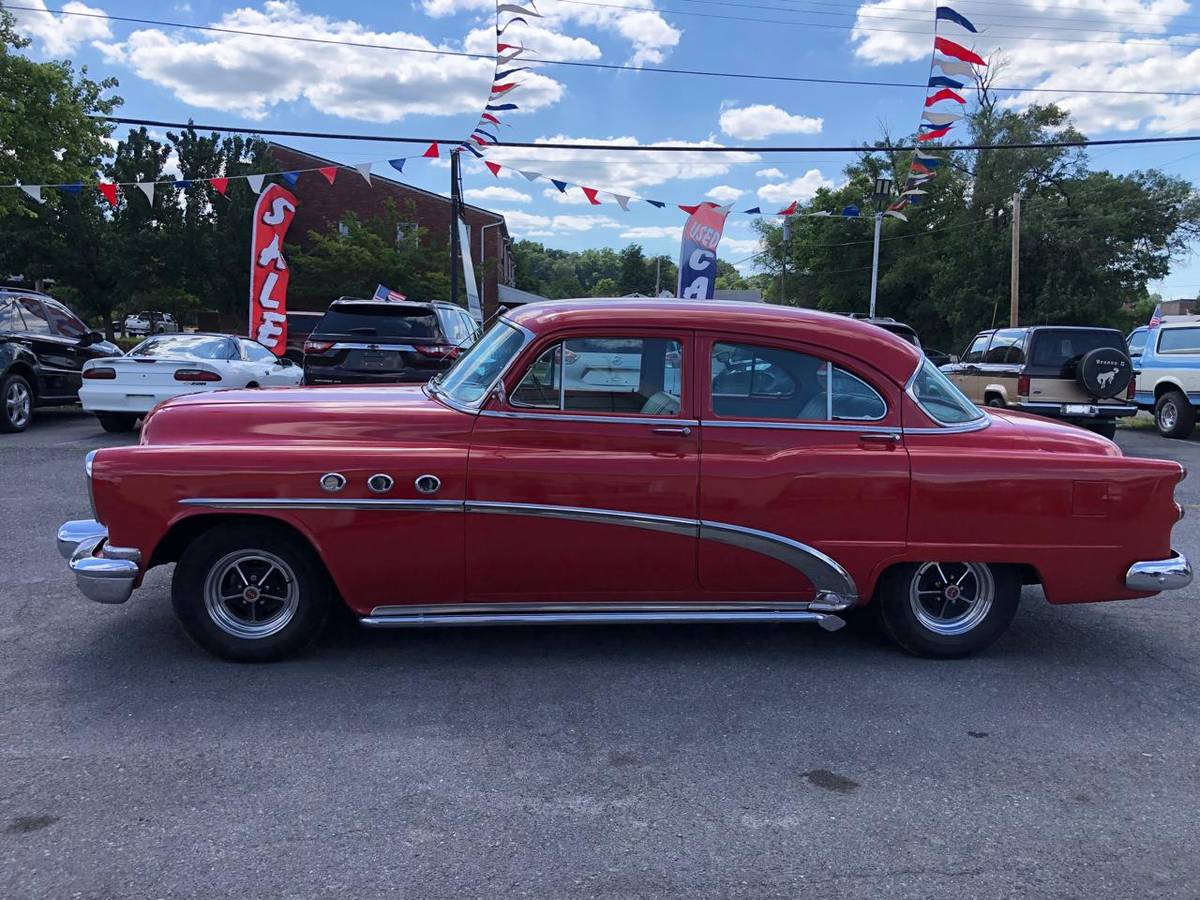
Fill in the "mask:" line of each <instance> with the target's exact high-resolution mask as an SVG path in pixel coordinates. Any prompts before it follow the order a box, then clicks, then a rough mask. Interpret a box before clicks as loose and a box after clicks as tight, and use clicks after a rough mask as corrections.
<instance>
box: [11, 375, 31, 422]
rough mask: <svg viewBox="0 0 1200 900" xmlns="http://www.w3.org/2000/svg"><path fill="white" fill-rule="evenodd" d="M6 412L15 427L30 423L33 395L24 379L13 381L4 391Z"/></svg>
mask: <svg viewBox="0 0 1200 900" xmlns="http://www.w3.org/2000/svg"><path fill="white" fill-rule="evenodd" d="M4 413H5V415H7V416H8V421H9V424H10V425H12V427H13V428H16V429H18V430H19V429H22V428H24V427H25V426H26V425H28V424H29V417H30V415H31V414H32V413H33V396H32V395H31V394H30V393H29V386H28V385H26V384H25V382H23V381H13V382H12V383H11V384H9V386H8V390H7V391H5V392H4Z"/></svg>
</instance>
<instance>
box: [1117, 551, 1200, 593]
mask: <svg viewBox="0 0 1200 900" xmlns="http://www.w3.org/2000/svg"><path fill="white" fill-rule="evenodd" d="M1191 583H1192V564H1191V563H1189V562H1188V560H1187V557H1186V556H1184V555H1183V554H1182V553H1179V552H1178V551H1175V550H1172V551H1171V558H1170V559H1156V560H1147V561H1145V562H1136V563H1134V564H1133V565H1132V566H1130V567H1129V571H1128V572H1126V573H1125V586H1126V587H1127V588H1129V589H1130V590H1131V591H1177V590H1179V589H1180V588H1185V587H1187V586H1188V585H1189V584H1191Z"/></svg>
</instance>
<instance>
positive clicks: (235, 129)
mask: <svg viewBox="0 0 1200 900" xmlns="http://www.w3.org/2000/svg"><path fill="white" fill-rule="evenodd" d="M92 118H94V119H98V120H99V121H102V122H112V123H114V124H117V125H144V126H147V127H149V128H194V129H196V130H198V131H223V132H227V133H229V134H263V135H272V136H275V137H302V138H315V139H323V140H345V141H375V142H381V143H390V144H425V145H429V144H446V145H449V146H457V145H458V144H460V143H462V141H461V139H460V138H427V137H424V138H418V137H399V136H395V135H382V134H344V133H338V132H329V131H285V130H280V129H273V128H245V127H242V126H238V125H197V124H195V123H193V122H163V121H160V120H158V119H131V118H128V117H126V116H93V117H92ZM1197 141H1200V134H1187V135H1174V136H1170V137H1155V138H1108V139H1103V140H1089V139H1086V138H1084V139H1081V140H1076V141H1044V142H1032V143H1024V144H953V145H945V146H944V147H943V148H942V149H946V150H951V151H966V150H972V151H974V150H1040V149H1046V148H1051V147H1112V146H1118V145H1122V146H1123V145H1144V144H1179V143H1194V142H1197ZM489 146H492V147H496V148H504V147H521V148H524V149H529V150H608V151H614V152H621V153H864V152H870V153H889V152H896V153H903V152H907V151H911V150H921V149H930V147H929V145H913V144H893V145H888V146H885V147H868V146H864V145H862V144H858V145H851V146H840V147H803V146H801V147H688V146H686V145H679V144H662V145H651V144H632V145H628V144H569V143H561V142H555V141H546V142H544V143H537V142H533V141H501V142H499V143H495V144H491V145H489Z"/></svg>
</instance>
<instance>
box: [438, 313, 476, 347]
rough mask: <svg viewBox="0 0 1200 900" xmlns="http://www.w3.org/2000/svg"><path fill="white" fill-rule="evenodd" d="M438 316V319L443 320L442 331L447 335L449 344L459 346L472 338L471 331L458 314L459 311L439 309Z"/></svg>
mask: <svg viewBox="0 0 1200 900" xmlns="http://www.w3.org/2000/svg"><path fill="white" fill-rule="evenodd" d="M437 314H438V318H439V319H441V320H442V331H444V332H445V334H446V340H447V342H449V343H451V344H454V345H455V346H458V345H460V344H463V343H464V342H466V340H467V339H468V338H469V337H470V336H471V331H470V330H469V329H468V328H467V326H466V323H465V322H464V321H463V317H462V316H460V315H459V314H458V310H456V309H439V310H438V311H437Z"/></svg>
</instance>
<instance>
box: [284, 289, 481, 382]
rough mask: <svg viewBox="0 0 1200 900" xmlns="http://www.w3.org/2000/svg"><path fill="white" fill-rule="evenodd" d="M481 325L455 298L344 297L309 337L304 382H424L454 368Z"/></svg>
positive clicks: (336, 301) (306, 346)
mask: <svg viewBox="0 0 1200 900" xmlns="http://www.w3.org/2000/svg"><path fill="white" fill-rule="evenodd" d="M477 327H478V326H477V323H476V322H475V320H474V319H473V318H471V316H470V314H469V313H468V312H467V311H466V310H465V309H463V308H462V307H461V306H455V305H454V304H453V303H445V302H442V301H435V302H433V303H416V302H413V301H409V300H360V299H357V298H355V297H341V298H339V299H337V300H334V301H333V303H331V304H330V305H329V309H328V310H326V312H325V315H324V316H323V317H322V318H321V321H320V322H318V323H317V325H316V327H315V328H313V330H312V333H311V334H309V336H308V339H307V340H306V341H305V342H304V383H305V384H363V383H367V384H387V383H397V382H410V383H411V382H421V383H423V382H426V381H428V380H429V379H430V378H432V377H433V376H434V375H436V374H438V373H439V372H441V371H443V370H445V369H448V368H449V367H450V364H451V363H452V362H453V361H454V359H455V357H457V356H458V354H459V353H460V352H461V351H462V350H463V349H465V348H466V347H468V346H470V344H471V342H472V340H473V336H474V334H475V330H476V328H477Z"/></svg>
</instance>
